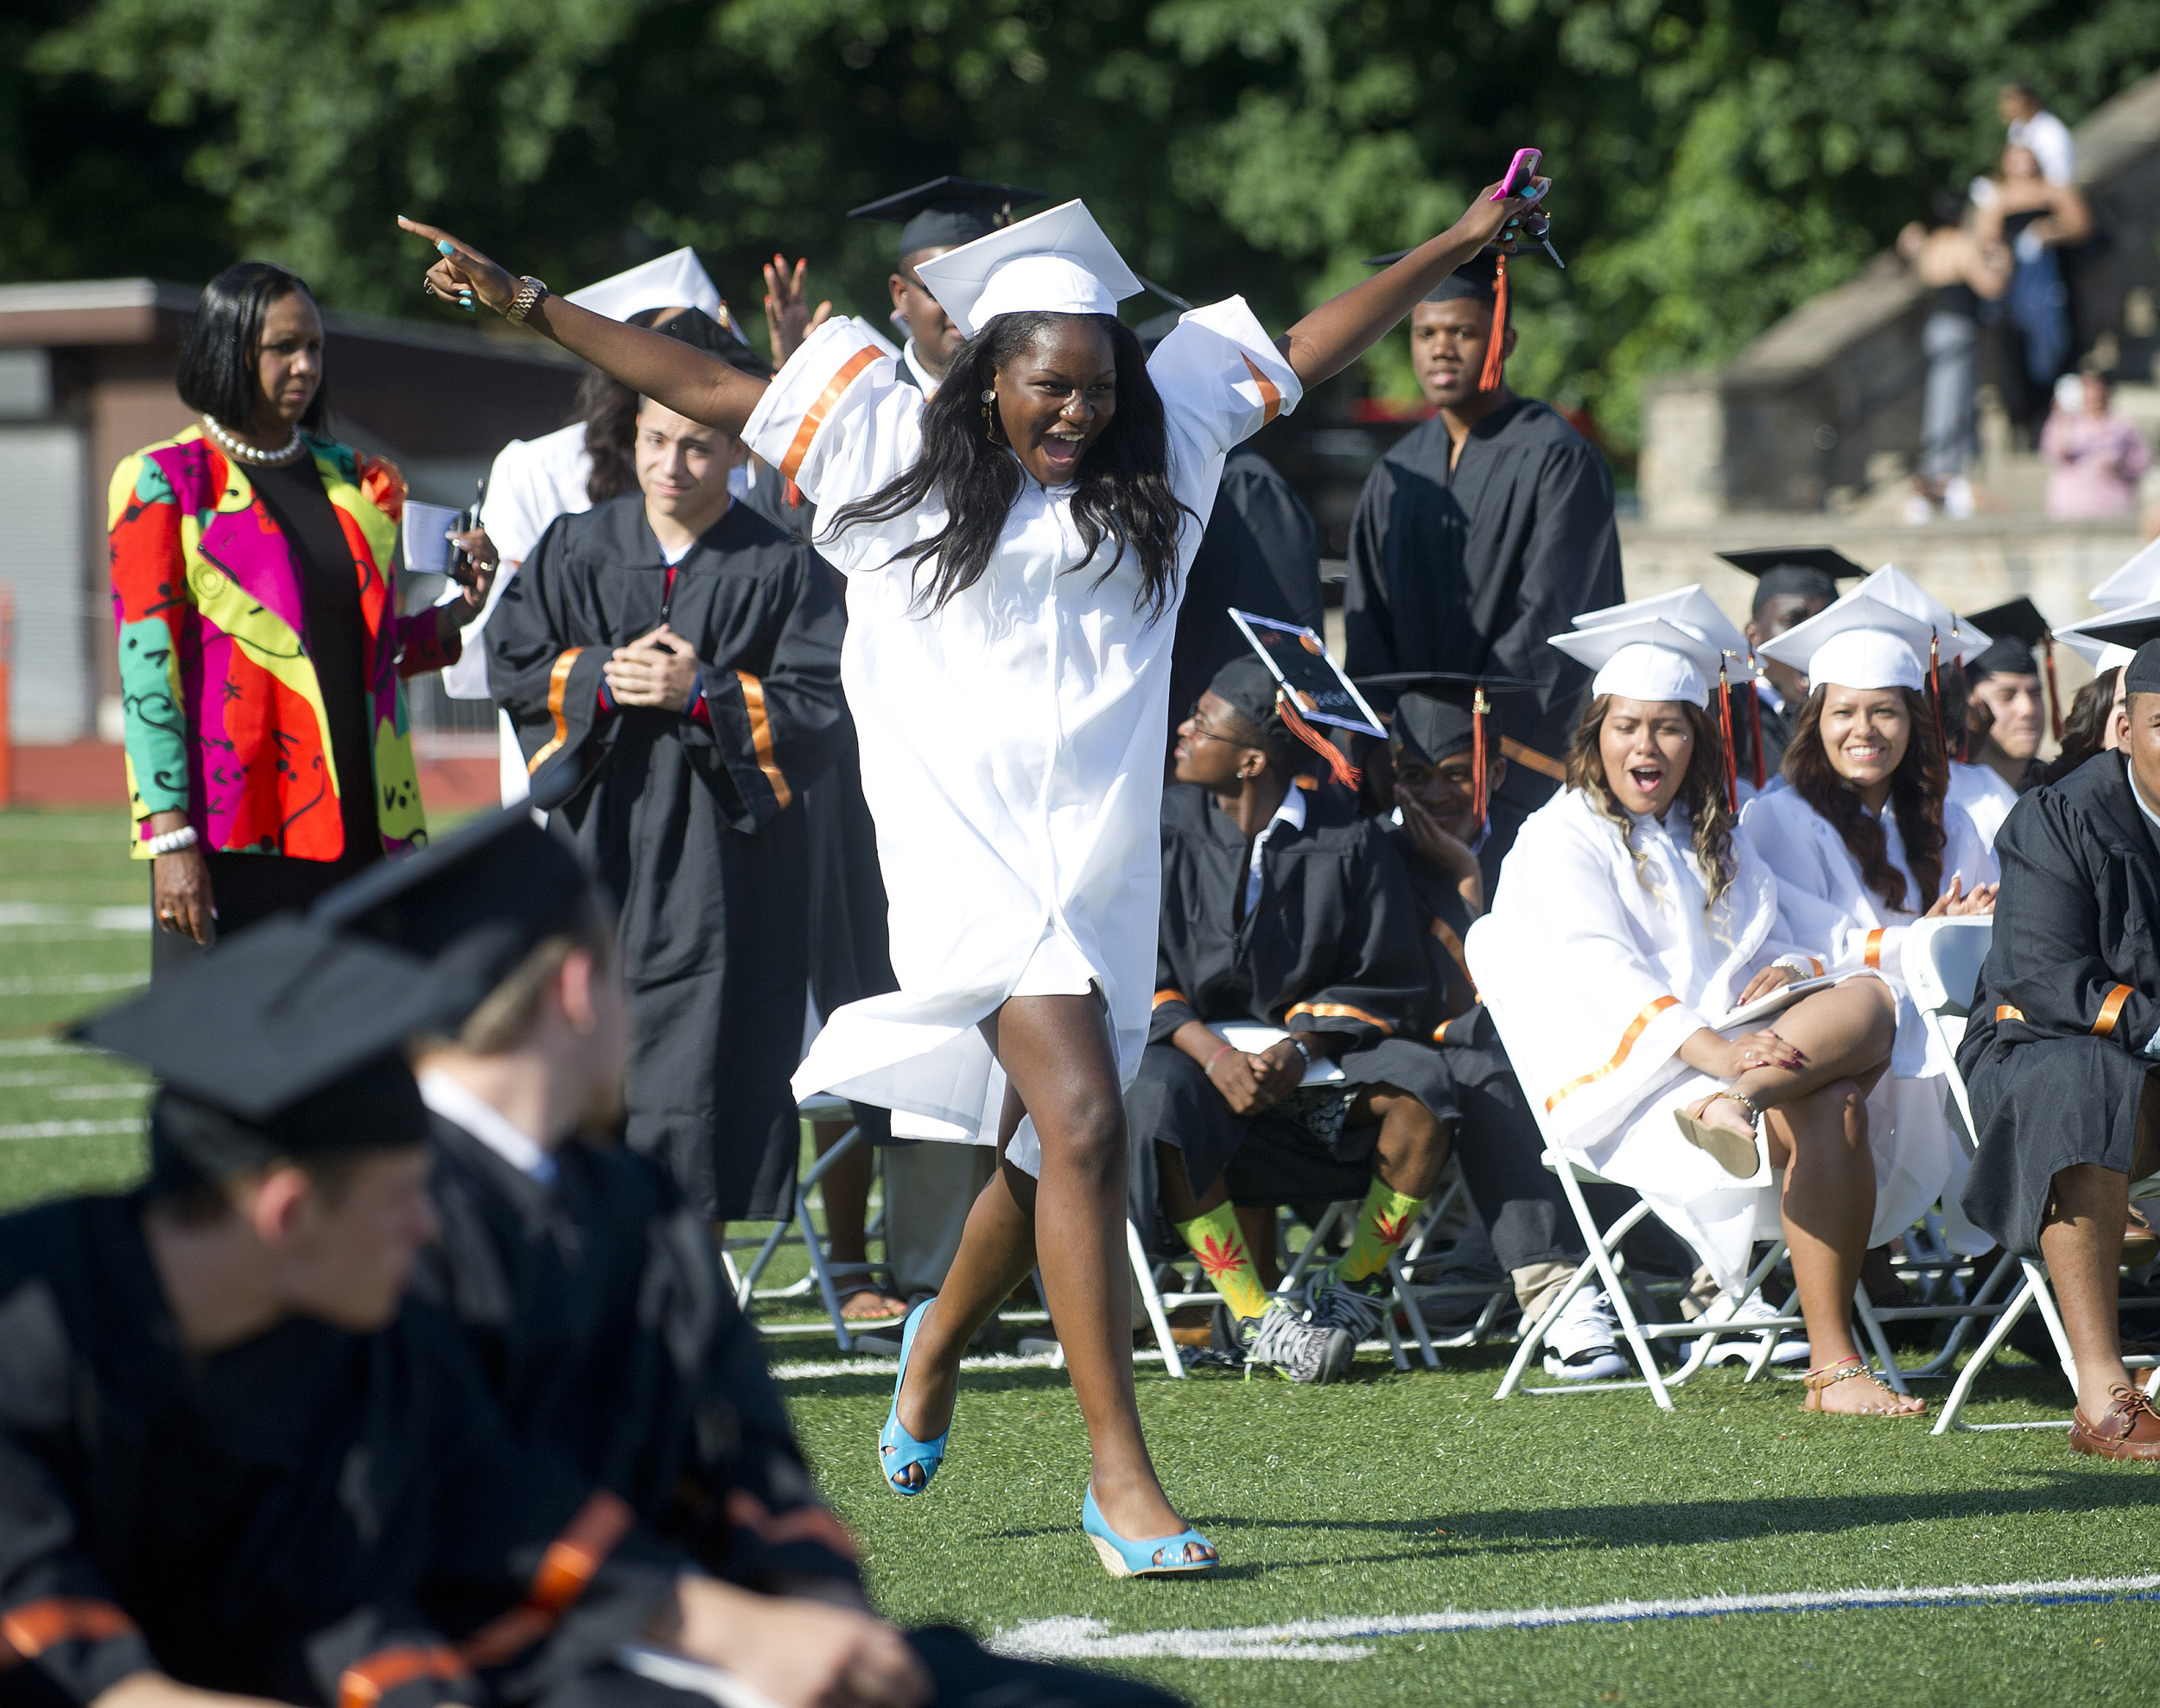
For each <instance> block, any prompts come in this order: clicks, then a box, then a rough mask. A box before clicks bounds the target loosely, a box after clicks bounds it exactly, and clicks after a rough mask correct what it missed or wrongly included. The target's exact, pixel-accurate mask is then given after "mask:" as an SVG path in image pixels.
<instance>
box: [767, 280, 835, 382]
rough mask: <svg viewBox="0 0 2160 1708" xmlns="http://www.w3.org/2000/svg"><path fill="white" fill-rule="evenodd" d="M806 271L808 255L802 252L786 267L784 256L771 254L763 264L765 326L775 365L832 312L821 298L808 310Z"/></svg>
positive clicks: (786, 356) (790, 354)
mask: <svg viewBox="0 0 2160 1708" xmlns="http://www.w3.org/2000/svg"><path fill="white" fill-rule="evenodd" d="M809 271H810V257H808V256H807V255H806V256H804V257H803V258H802V259H801V260H799V261H797V263H796V264H795V267H794V270H793V271H792V272H791V271H790V270H789V269H788V264H787V257H785V256H781V255H776V256H774V257H772V260H770V261H768V262H766V266H765V329H766V336H767V337H769V338H770V339H771V340H772V365H773V366H775V367H778V366H779V365H780V364H781V363H783V362H785V361H786V360H787V359H788V358H789V357H790V356H792V355H793V354H794V353H795V352H797V350H799V349H801V348H802V347H803V340H804V339H806V338H808V337H809V336H810V334H811V333H814V332H816V330H817V329H818V327H822V326H823V325H824V324H825V321H826V320H827V319H828V318H829V316H830V315H831V314H832V312H833V305H832V304H831V303H830V302H821V303H819V304H818V305H817V308H816V312H815V313H812V312H811V309H810V297H809V295H808V293H807V292H806V291H805V290H804V278H805V276H807V275H808V274H809Z"/></svg>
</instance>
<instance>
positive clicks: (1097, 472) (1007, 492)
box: [831, 313, 1198, 620]
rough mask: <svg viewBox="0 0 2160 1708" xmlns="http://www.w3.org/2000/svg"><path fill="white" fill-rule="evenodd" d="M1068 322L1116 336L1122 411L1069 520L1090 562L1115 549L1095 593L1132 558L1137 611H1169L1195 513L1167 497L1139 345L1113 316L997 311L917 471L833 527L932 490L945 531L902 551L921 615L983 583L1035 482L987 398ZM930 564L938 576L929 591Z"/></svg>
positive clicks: (963, 365)
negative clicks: (1018, 504) (1002, 377)
mask: <svg viewBox="0 0 2160 1708" xmlns="http://www.w3.org/2000/svg"><path fill="white" fill-rule="evenodd" d="M1070 320H1086V321H1094V322H1095V323H1096V324H1097V325H1098V326H1100V327H1102V329H1103V331H1104V332H1105V333H1108V334H1109V340H1110V348H1111V351H1112V352H1113V355H1114V358H1115V362H1116V371H1117V410H1116V413H1115V415H1113V416H1111V418H1110V423H1109V426H1108V427H1106V428H1104V429H1102V436H1101V437H1100V438H1098V439H1097V440H1096V441H1095V443H1094V444H1093V445H1091V446H1090V447H1089V448H1088V453H1087V454H1086V455H1085V456H1084V457H1083V458H1082V459H1081V461H1080V468H1079V473H1078V474H1077V477H1076V478H1075V480H1074V483H1073V485H1074V491H1073V495H1072V520H1073V525H1074V526H1075V527H1076V528H1077V529H1078V530H1079V532H1080V543H1081V545H1082V547H1083V549H1085V551H1086V552H1087V554H1088V556H1087V558H1086V559H1085V560H1083V561H1085V562H1094V561H1095V558H1096V548H1097V547H1098V546H1101V545H1102V544H1103V543H1105V542H1107V543H1109V545H1110V547H1111V548H1112V549H1111V551H1110V553H1109V562H1108V563H1107V565H1106V566H1105V567H1104V568H1103V570H1102V574H1101V575H1098V576H1096V586H1098V587H1099V586H1101V585H1102V582H1103V581H1108V580H1109V576H1110V574H1111V572H1112V571H1113V570H1115V568H1117V565H1118V562H1119V561H1120V559H1121V557H1122V556H1124V555H1125V553H1127V552H1128V551H1130V552H1131V553H1132V554H1133V556H1134V557H1135V558H1136V559H1137V560H1138V562H1139V565H1140V592H1139V593H1138V594H1136V595H1135V596H1134V608H1135V609H1137V610H1140V611H1143V612H1145V613H1147V616H1148V617H1149V619H1151V620H1152V619H1154V618H1157V617H1159V616H1161V615H1162V613H1164V612H1165V611H1166V610H1167V609H1168V608H1169V605H1170V596H1171V592H1172V587H1174V586H1175V584H1176V581H1177V578H1178V529H1179V528H1180V527H1181V526H1182V525H1183V524H1184V520H1185V517H1187V516H1191V514H1192V512H1191V511H1190V510H1188V509H1187V508H1186V507H1185V505H1182V504H1180V503H1178V496H1177V494H1176V493H1175V492H1172V490H1171V486H1170V434H1169V429H1168V428H1167V426H1166V423H1165V422H1164V418H1163V407H1162V397H1161V396H1160V394H1159V393H1158V392H1157V391H1156V390H1155V385H1154V382H1153V380H1151V379H1150V378H1148V377H1147V357H1146V355H1145V354H1144V353H1143V352H1141V349H1140V340H1139V339H1138V338H1136V337H1135V336H1134V334H1133V333H1132V331H1131V330H1130V329H1129V328H1128V327H1124V326H1121V325H1120V324H1119V322H1118V321H1117V320H1116V319H1115V317H1114V316H1112V315H1109V314H1083V315H1073V314H1049V313H1028V314H1000V315H998V316H997V317H996V318H995V319H994V320H993V321H991V322H990V324H989V325H988V326H987V327H984V328H983V329H982V331H981V332H979V333H976V334H975V336H974V337H973V338H971V339H969V340H968V341H967V342H966V343H965V344H963V345H962V346H960V350H959V352H958V353H957V354H956V355H955V356H954V358H953V359H952V361H951V363H950V365H948V366H947V367H946V369H945V378H944V379H943V382H942V383H941V384H939V385H938V387H937V393H936V395H935V396H933V397H931V400H930V402H929V403H926V404H924V406H923V449H922V454H921V455H920V456H919V457H918V458H917V460H916V462H915V466H914V467H912V468H911V469H909V470H908V471H907V472H906V473H905V474H902V475H901V476H900V477H899V479H896V480H893V481H892V482H890V483H889V484H887V485H886V486H884V487H882V488H881V489H880V490H879V491H877V492H873V493H871V494H870V495H869V496H868V497H867V498H858V499H856V500H855V501H854V503H853V504H850V505H847V506H846V507H845V508H843V509H842V511H840V513H839V514H838V515H837V516H836V517H834V518H833V522H832V524H831V526H832V529H833V530H835V531H837V530H841V529H844V528H847V527H849V526H851V525H852V524H855V523H859V522H889V521H891V520H892V519H893V517H897V516H902V515H905V513H906V512H907V511H911V510H913V509H914V508H915V507H916V506H917V505H920V504H922V503H923V501H924V499H926V498H929V497H930V496H931V494H932V493H933V492H934V493H936V494H937V498H938V499H939V501H940V502H941V503H942V504H943V505H944V509H945V517H946V520H945V525H944V526H943V528H941V529H939V530H937V532H936V533H935V534H932V535H931V537H929V538H928V539H925V540H921V541H918V542H917V543H915V544H913V545H912V546H909V547H908V548H907V549H905V551H903V552H902V553H901V554H900V556H902V557H906V558H912V559H913V560H914V562H915V566H916V570H917V587H916V596H917V600H918V604H919V605H920V606H922V607H924V609H926V610H929V611H937V610H938V609H940V608H942V607H943V606H944V605H945V604H946V603H947V602H948V601H949V600H951V599H952V598H953V597H954V596H955V595H956V594H960V593H962V592H964V591H965V590H966V589H968V588H969V587H973V586H974V585H975V583H976V582H977V581H981V580H982V576H983V572H984V571H985V570H987V569H988V568H989V567H990V558H991V556H992V554H993V553H994V552H995V551H996V549H997V543H998V537H999V536H1000V535H1001V534H1002V533H1003V532H1004V530H1005V518H1006V517H1007V515H1008V514H1010V512H1011V511H1012V508H1013V501H1014V500H1015V499H1016V498H1019V497H1020V490H1021V487H1022V486H1023V484H1024V483H1025V482H1026V479H1027V474H1026V470H1025V469H1023V468H1022V467H1020V459H1019V458H1017V457H1016V456H1014V455H1013V453H1012V449H1011V448H1010V447H1009V446H1008V445H1007V443H1006V442H1005V440H1004V438H1003V436H1002V435H1001V436H1000V437H998V438H996V439H992V438H991V437H990V436H989V434H988V431H987V430H986V429H985V426H984V422H983V414H982V410H983V405H982V393H983V392H984V391H986V390H989V389H990V387H991V385H992V384H993V383H994V380H995V379H996V377H997V374H998V371H999V370H1000V369H1001V368H1002V367H1004V366H1005V365H1007V363H1009V362H1012V361H1013V360H1015V359H1019V358H1020V357H1023V356H1025V355H1026V354H1027V352H1029V351H1030V350H1032V348H1033V347H1034V346H1035V343H1036V341H1037V340H1039V339H1040V338H1042V337H1043V336H1044V335H1045V333H1050V332H1052V331H1054V330H1055V329H1056V328H1057V327H1058V325H1059V324H1060V323H1061V322H1064V321H1070ZM1193 519H1194V520H1195V521H1196V522H1197V521H1198V517H1194V518H1193ZM926 565H927V566H931V569H932V573H931V575H930V579H929V584H928V585H927V586H924V585H923V584H922V581H921V575H922V571H923V569H924V566H926Z"/></svg>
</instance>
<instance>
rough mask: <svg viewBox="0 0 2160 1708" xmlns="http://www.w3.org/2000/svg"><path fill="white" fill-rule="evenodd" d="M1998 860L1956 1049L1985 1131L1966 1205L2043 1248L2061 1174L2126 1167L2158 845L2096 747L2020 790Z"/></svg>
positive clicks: (2152, 981)
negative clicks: (1979, 962)
mask: <svg viewBox="0 0 2160 1708" xmlns="http://www.w3.org/2000/svg"><path fill="white" fill-rule="evenodd" d="M1995 858H1996V859H1997V860H1998V861H1999V862H2000V863H2001V866H2002V869H2003V877H2002V885H2003V887H2002V892H2001V893H2000V894H1999V895H1998V896H1997V898H1996V900H1995V930H1994V935H1993V937H1992V941H1991V943H1990V946H1989V949H1988V953H1987V962H1986V964H1985V966H1984V967H1983V968H1981V972H1980V990H1979V997H1978V999H1977V1000H1975V1002H1974V1004H1973V1016H1972V1019H1971V1021H1970V1023H1969V1025H1967V1028H1966V1034H1965V1038H1964V1041H1963V1042H1962V1043H1960V1044H1959V1046H1958V1067H1959V1070H1960V1072H1962V1073H1963V1074H1964V1076H1965V1080H1966V1089H1967V1090H1968V1091H1969V1092H1970V1093H1971V1095H1972V1100H1973V1120H1974V1121H1976V1122H1977V1123H1978V1124H1979V1133H1978V1135H1977V1138H1978V1140H1979V1149H1978V1152H1977V1153H1976V1154H1975V1156H1974V1158H1973V1172H1972V1174H1971V1176H1970V1177H1969V1178H1967V1180H1966V1186H1965V1193H1964V1205H1965V1213H1966V1216H1968V1217H1970V1218H1971V1219H1972V1221H1973V1224H1974V1225H1975V1226H1977V1227H1980V1228H1985V1229H1986V1230H1987V1231H1988V1232H1989V1233H1991V1234H1992V1235H1995V1237H1996V1238H1997V1239H1998V1240H1999V1241H2002V1243H2003V1246H2004V1248H2005V1249H2006V1250H2009V1251H2011V1252H2014V1253H2016V1254H2017V1255H2018V1256H2020V1257H2036V1256H2038V1255H2039V1253H2040V1224H2041V1222H2042V1218H2043V1217H2044V1216H2045V1215H2046V1213H2047V1207H2048V1200H2049V1195H2050V1193H2051V1191H2052V1187H2051V1184H2050V1183H2051V1182H2052V1181H2053V1179H2054V1178H2055V1175H2056V1174H2057V1173H2058V1172H2060V1171H2062V1170H2063V1169H2066V1168H2070V1167H2074V1166H2075V1165H2077V1164H2080V1163H2097V1164H2099V1165H2100V1166H2101V1167H2103V1168H2110V1169H2113V1170H2114V1171H2116V1172H2118V1173H2121V1174H2127V1173H2129V1172H2130V1170H2131V1160H2132V1157H2133V1153H2134V1152H2135V1149H2136V1145H2137V1136H2138V1102H2139V1100H2140V1099H2141V1098H2142V1097H2143V1096H2144V1089H2145V1083H2146V1077H2147V1076H2148V1075H2149V1074H2150V1071H2151V1070H2152V1068H2153V1067H2154V1065H2155V1063H2154V1061H2153V1059H2152V1057H2149V1056H2147V1055H2145V1054H2144V1047H2145V1045H2146V1044H2148V1043H2149V1042H2150V1040H2151V1038H2152V1037H2153V1034H2154V1032H2156V1031H2160V938H2156V937H2155V935H2154V933H2155V929H2156V927H2160V849H2156V848H2155V847H2154V841H2153V837H2152V835H2151V830H2150V827H2149V826H2148V825H2147V823H2146V822H2145V820H2144V815H2143V814H2142V813H2140V812H2139V811H2138V803H2137V800H2136V798H2135V797H2133V796H2132V795H2131V782H2130V776H2129V769H2128V766H2127V764H2126V762H2125V759H2123V756H2122V755H2121V754H2119V753H2100V754H2095V755H2094V756H2093V759H2091V760H2090V761H2088V762H2087V764H2085V765H2081V766H2079V767H2078V769H2077V770H2076V771H2073V772H2071V773H2070V775H2069V776H2068V777H2067V778H2063V780H2062V782H2060V783H2058V784H2053V785H2051V786H2049V787H2047V788H2043V789H2036V790H2034V791H2032V792H2031V793H2030V794H2028V795H2026V796H2024V797H2023V798H2022V799H2020V800H2019V802H2018V803H2017V805H2016V806H2015V807H2013V808H2011V811H2010V816H2008V817H2007V818H2005V819H2004V821H2003V828H2002V829H2000V830H1998V831H1997V832H1996V833H1995Z"/></svg>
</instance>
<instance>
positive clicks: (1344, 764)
mask: <svg viewBox="0 0 2160 1708" xmlns="http://www.w3.org/2000/svg"><path fill="white" fill-rule="evenodd" d="M1275 709H1276V710H1277V711H1279V712H1280V713H1281V714H1282V722H1283V727H1284V728H1286V729H1287V730H1288V731H1289V732H1290V733H1292V734H1293V735H1294V736H1296V737H1297V738H1298V740H1300V741H1302V742H1304V743H1305V745H1306V746H1308V747H1310V748H1311V749H1312V751H1313V752H1316V753H1318V755H1319V756H1320V757H1321V758H1322V759H1325V760H1326V761H1327V768H1328V771H1330V773H1331V774H1332V776H1333V777H1334V778H1335V780H1336V781H1337V783H1339V784H1342V785H1343V786H1344V788H1345V789H1355V788H1356V786H1357V780H1358V770H1357V767H1356V765H1352V764H1351V763H1350V761H1349V760H1348V759H1345V758H1344V757H1343V750H1342V749H1341V748H1340V747H1337V746H1336V745H1335V744H1334V743H1333V742H1332V741H1331V740H1328V739H1327V737H1325V735H1323V734H1321V733H1320V732H1319V731H1318V730H1317V729H1315V728H1313V727H1312V725H1311V724H1309V723H1307V722H1306V721H1305V719H1304V718H1303V717H1302V716H1300V715H1299V712H1298V704H1297V702H1296V701H1294V700H1293V699H1292V698H1291V697H1290V690H1289V689H1284V688H1279V689H1276V690H1275Z"/></svg>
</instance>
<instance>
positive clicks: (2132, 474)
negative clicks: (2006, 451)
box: [2040, 371, 2152, 522]
mask: <svg viewBox="0 0 2160 1708" xmlns="http://www.w3.org/2000/svg"><path fill="white" fill-rule="evenodd" d="M2108 390H2109V387H2108V380H2107V376H2106V374H2104V373H2095V372H2092V371H2087V372H2085V373H2081V374H2065V375H2064V376H2063V377H2062V379H2060V380H2058V381H2057V382H2056V384H2055V410H2054V412H2053V413H2052V414H2051V415H2049V417H2048V424H2047V425H2046V426H2045V427H2044V428H2042V429H2041V431H2040V454H2041V455H2042V457H2044V458H2045V459H2046V460H2047V463H2048V514H2049V517H2052V518H2054V519H2055V521H2057V522H2081V521H2085V520H2087V519H2088V518H2090V517H2101V516H2129V515H2131V514H2132V513H2133V512H2135V511H2136V510H2137V508H2138V480H2139V479H2141V478H2142V477H2143V475H2144V472H2145V471H2146V470H2147V469H2148V468H2150V467H2151V466H2152V454H2151V453H2150V450H2148V449H2147V448H2146V446H2145V440H2144V435H2143V434H2141V433H2140V432H2138V429H2137V428H2136V426H2135V425H2133V424H2132V423H2131V422H2127V421H2125V420H2124V419H2123V418H2122V417H2121V416H2119V415H2113V414H2111V413H2110V412H2109V410H2108V407H2107V405H2108Z"/></svg>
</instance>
